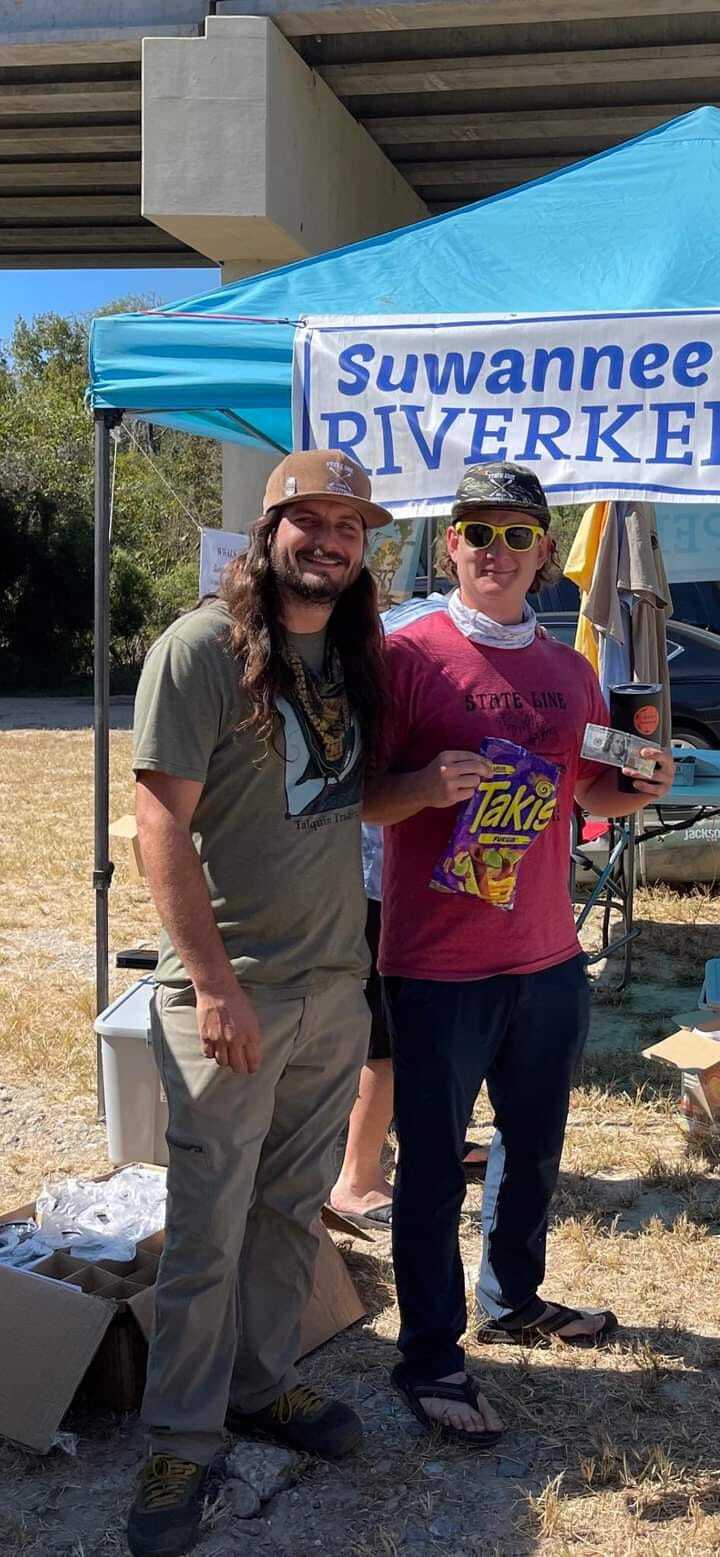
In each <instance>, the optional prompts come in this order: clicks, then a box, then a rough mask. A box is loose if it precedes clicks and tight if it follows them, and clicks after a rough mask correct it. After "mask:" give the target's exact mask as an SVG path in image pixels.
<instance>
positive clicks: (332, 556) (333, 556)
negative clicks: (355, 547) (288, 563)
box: [297, 546, 347, 562]
mask: <svg viewBox="0 0 720 1557" xmlns="http://www.w3.org/2000/svg"><path fill="white" fill-rule="evenodd" d="M297 556H298V557H307V558H309V560H310V561H311V562H312V561H313V560H317V561H319V562H346V561H347V558H345V557H343V555H342V553H341V552H339V551H326V550H325V548H324V547H323V546H313V547H307V546H303V547H301V549H300V551H298V552H297Z"/></svg>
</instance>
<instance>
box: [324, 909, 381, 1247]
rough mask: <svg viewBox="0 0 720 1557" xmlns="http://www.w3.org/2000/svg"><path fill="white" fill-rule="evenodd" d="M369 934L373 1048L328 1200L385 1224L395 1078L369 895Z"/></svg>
mask: <svg viewBox="0 0 720 1557" xmlns="http://www.w3.org/2000/svg"><path fill="white" fill-rule="evenodd" d="M365 935H366V939H367V943H368V946H369V948H370V955H371V957H372V966H371V970H370V977H369V979H368V981H367V984H366V986H365V995H366V998H367V1002H368V1005H369V1007H370V1013H371V1017H372V1025H371V1028H370V1047H369V1051H368V1057H367V1062H366V1064H365V1065H363V1068H362V1070H361V1072H360V1090H359V1093H358V1097H357V1101H356V1103H355V1105H354V1107H353V1109H352V1112H351V1114H350V1119H349V1121H348V1133H347V1142H346V1145H345V1155H344V1157H343V1162H342V1167H341V1169H340V1172H339V1174H338V1177H337V1180H336V1182H335V1184H334V1185H333V1188H332V1191H331V1193H330V1204H331V1206H332V1207H333V1209H334V1210H335V1211H338V1212H340V1213H341V1214H342V1213H345V1214H346V1215H347V1214H350V1215H354V1216H364V1217H368V1219H369V1221H370V1222H375V1223H377V1224H378V1225H381V1226H382V1225H385V1226H387V1225H388V1224H389V1222H390V1217H391V1210H392V1193H393V1192H392V1185H391V1184H389V1183H388V1180H387V1178H386V1176H385V1171H384V1168H383V1163H382V1154H383V1148H384V1146H385V1142H386V1140H387V1133H388V1130H389V1129H390V1124H391V1121H392V1116H393V1077H392V1061H391V1058H390V1040H389V1038H388V1034H387V1028H386V1025H385V1016H384V1012H383V1005H382V987H381V983H380V975H379V973H378V970H377V953H378V944H379V940H380V904H379V903H378V902H376V901H375V899H374V898H369V899H368V914H367V924H366V927H365Z"/></svg>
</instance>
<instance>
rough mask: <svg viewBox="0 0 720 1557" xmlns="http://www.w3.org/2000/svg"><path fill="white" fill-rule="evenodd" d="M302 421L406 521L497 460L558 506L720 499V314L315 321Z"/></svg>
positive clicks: (299, 435)
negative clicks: (533, 477) (534, 480)
mask: <svg viewBox="0 0 720 1557" xmlns="http://www.w3.org/2000/svg"><path fill="white" fill-rule="evenodd" d="M293 427H294V438H295V447H296V448H302V449H312V448H341V449H344V450H345V451H346V452H347V453H348V454H351V455H352V456H353V457H354V458H355V459H357V460H358V461H359V462H360V464H362V465H363V466H364V467H365V468H366V470H367V471H368V473H369V474H370V476H371V479H372V484H373V497H374V499H375V500H376V502H379V503H382V504H383V505H384V506H386V507H388V508H390V509H391V511H392V512H393V514H395V515H396V517H398V518H412V517H415V516H418V515H425V514H430V513H444V512H447V510H448V508H449V506H450V504H451V502H452V497H453V494H454V492H455V489H456V487H457V485H458V483H459V481H460V478H461V476H462V474H463V471H464V470H465V469H466V468H467V466H468V465H473V464H480V463H484V462H487V461H490V460H514V461H517V462H518V463H520V464H523V465H529V466H530V467H531V468H532V469H533V470H535V471H536V472H537V474H538V476H539V477H540V480H541V481H542V483H543V485H544V486H545V489H546V491H547V493H548V495H549V497H550V501H551V503H555V504H558V503H572V502H577V503H581V502H587V501H589V500H591V499H593V498H600V499H602V498H615V499H626V500H627V499H632V498H633V497H636V498H638V499H642V500H644V501H647V502H664V503H682V502H696V503H713V502H720V310H717V309H708V310H704V309H703V310H689V309H684V310H677V311H672V312H668V311H664V312H660V311H648V312H647V313H637V314H635V313H592V314H577V313H575V314H544V315H541V314H532V315H531V314H514V315H509V316H498V315H477V316H475V317H474V318H472V317H471V318H468V317H460V316H457V315H453V314H447V315H435V316H428V315H413V316H401V315H397V316H391V315H380V316H377V317H374V318H367V319H363V318H358V317H347V318H341V317H338V318H313V319H307V320H305V321H303V323H302V324H301V325H300V326H299V327H298V329H297V330H296V333H295V354H294V371H293Z"/></svg>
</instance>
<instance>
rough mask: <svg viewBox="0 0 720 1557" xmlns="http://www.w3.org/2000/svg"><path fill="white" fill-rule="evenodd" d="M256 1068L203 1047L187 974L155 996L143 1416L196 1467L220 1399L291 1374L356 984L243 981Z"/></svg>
mask: <svg viewBox="0 0 720 1557" xmlns="http://www.w3.org/2000/svg"><path fill="white" fill-rule="evenodd" d="M248 993H250V994H251V998H252V1001H253V1005H254V1006H255V1009H256V1011H257V1014H258V1018H259V1022H260V1031H261V1039H262V1063H261V1067H260V1070H259V1071H258V1072H257V1073H256V1075H254V1076H242V1075H237V1074H236V1073H235V1072H234V1071H231V1070H227V1069H220V1068H219V1067H218V1066H217V1065H216V1064H215V1061H214V1060H207V1059H205V1057H204V1055H203V1053H202V1049H201V1047H200V1040H199V1038H198V1031H197V1021H196V1015H195V996H194V991H193V988H192V986H184V987H183V988H181V989H170V988H167V987H161V988H159V989H158V991H157V993H156V995H155V999H154V1002H153V1014H152V1031H153V1042H154V1046H155V1056H156V1059H157V1063H158V1066H159V1069H160V1073H161V1075H162V1079H163V1083H164V1086H165V1090H166V1093H167V1099H168V1108H169V1119H170V1122H169V1126H168V1133H167V1140H168V1148H169V1167H168V1205H167V1229H166V1238H165V1250H164V1253H163V1257H162V1260H161V1262H160V1271H159V1275H158V1284H157V1295H156V1304H155V1328H154V1333H153V1338H152V1342H151V1346H150V1359H149V1365H148V1380H147V1386H146V1390H145V1398H144V1401H143V1408H142V1417H143V1421H144V1422H145V1424H146V1426H147V1428H148V1430H149V1436H150V1448H151V1451H152V1452H153V1453H174V1454H177V1455H179V1456H180V1457H181V1458H184V1459H189V1460H194V1461H196V1462H197V1463H198V1464H207V1463H209V1461H210V1460H211V1459H212V1458H213V1455H214V1454H215V1452H216V1451H217V1449H218V1448H219V1447H220V1446H221V1444H222V1441H223V1423H224V1420H225V1413H226V1411H227V1407H228V1403H229V1402H232V1404H233V1405H234V1406H237V1407H238V1409H239V1410H241V1411H257V1410H259V1409H260V1408H261V1407H262V1406H265V1405H267V1404H269V1402H270V1401H272V1400H274V1399H275V1398H276V1397H277V1396H278V1395H279V1394H282V1393H283V1392H284V1391H285V1390H287V1389H290V1388H292V1386H293V1384H294V1383H295V1382H296V1381H297V1374H296V1372H295V1362H296V1359H297V1354H298V1337H299V1330H300V1321H301V1319H302V1315H303V1313H304V1310H305V1308H306V1306H307V1302H308V1299H309V1297H310V1293H311V1291H312V1282H313V1271H314V1265H315V1257H316V1253H317V1236H316V1233H315V1231H314V1227H313V1224H314V1223H315V1222H316V1219H317V1216H318V1213H319V1211H320V1208H321V1206H322V1204H323V1202H324V1200H325V1199H326V1197H327V1194H328V1191H329V1189H330V1186H331V1184H332V1180H333V1169H334V1152H333V1148H334V1146H335V1143H336V1141H337V1137H338V1135H339V1132H340V1130H341V1129H342V1127H343V1125H344V1123H345V1121H346V1119H347V1117H348V1114H349V1113H350V1110H351V1108H352V1106H353V1103H354V1101H355V1097H356V1093H357V1081H358V1073H359V1070H360V1067H361V1065H362V1064H363V1063H364V1060H365V1057H366V1054H367V1045H368V1034H369V1027H370V1015H369V1011H368V1007H367V1003H366V1001H365V996H364V994H363V989H362V984H361V983H360V981H359V980H358V979H355V978H353V977H351V976H342V977H339V978H337V979H336V980H335V981H334V982H333V983H332V984H331V985H330V986H329V987H328V988H327V989H324V990H322V991H321V992H320V993H318V994H315V995H311V996H308V997H307V998H306V999H280V998H278V994H277V993H276V992H273V991H272V990H269V989H253V990H252V991H248Z"/></svg>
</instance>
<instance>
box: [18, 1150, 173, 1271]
mask: <svg viewBox="0 0 720 1557" xmlns="http://www.w3.org/2000/svg"><path fill="white" fill-rule="evenodd" d="M166 1195H167V1188H166V1182H165V1174H164V1173H162V1172H159V1171H157V1170H155V1169H151V1168H122V1169H121V1170H120V1172H119V1173H116V1174H114V1175H113V1177H112V1178H111V1179H106V1180H105V1181H104V1182H103V1183H97V1182H96V1181H95V1180H93V1179H65V1180H63V1181H62V1182H61V1183H59V1184H50V1185H45V1186H43V1190H42V1192H41V1194H40V1195H39V1196H38V1200H37V1205H36V1211H35V1214H36V1216H37V1220H38V1222H39V1224H40V1231H41V1235H42V1238H43V1239H45V1240H46V1241H47V1242H48V1243H49V1244H50V1245H51V1246H52V1248H54V1249H71V1250H72V1252H73V1254H77V1255H78V1257H81V1258H83V1259H86V1260H88V1262H92V1261H94V1260H131V1259H132V1258H133V1256H134V1254H135V1245H136V1244H137V1243H139V1242H140V1240H141V1239H142V1238H148V1237H149V1236H150V1234H151V1233H156V1232H159V1231H160V1229H161V1228H162V1227H164V1225H165V1200H166Z"/></svg>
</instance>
